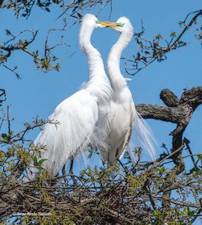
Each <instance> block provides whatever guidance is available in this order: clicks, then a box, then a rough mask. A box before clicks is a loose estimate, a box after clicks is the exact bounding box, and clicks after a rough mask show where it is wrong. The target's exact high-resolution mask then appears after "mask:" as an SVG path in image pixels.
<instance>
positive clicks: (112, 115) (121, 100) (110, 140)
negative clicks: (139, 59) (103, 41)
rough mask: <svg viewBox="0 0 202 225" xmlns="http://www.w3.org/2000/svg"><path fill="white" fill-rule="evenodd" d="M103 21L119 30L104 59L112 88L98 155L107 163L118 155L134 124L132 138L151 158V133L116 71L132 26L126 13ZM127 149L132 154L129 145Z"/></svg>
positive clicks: (152, 154)
mask: <svg viewBox="0 0 202 225" xmlns="http://www.w3.org/2000/svg"><path fill="white" fill-rule="evenodd" d="M103 24H104V25H105V26H106V27H111V28H113V29H115V30H117V31H119V32H120V33H121V34H120V37H119V39H118V41H117V42H116V43H115V44H114V45H113V46H112V48H111V51H110V53H109V57H108V61H107V68H108V76H109V80H110V83H111V86H112V90H113V92H112V99H111V101H110V109H109V113H108V121H109V131H108V134H107V136H106V139H105V141H104V142H105V144H106V148H105V149H102V151H101V154H102V158H103V160H104V161H105V162H107V163H108V164H112V163H113V162H114V161H115V160H116V159H118V158H119V157H120V156H121V154H123V152H124V150H126V148H128V144H129V142H130V139H131V135H132V131H133V129H134V126H135V128H136V129H135V130H136V131H137V132H136V133H135V134H134V135H135V137H134V138H136V139H139V141H140V143H141V145H142V147H144V148H146V149H147V151H148V152H149V154H150V156H151V157H152V158H155V149H154V147H153V146H154V145H153V143H154V141H153V137H152V134H151V132H150V131H149V129H148V128H147V126H146V125H145V123H144V121H143V119H142V118H141V117H140V116H139V115H138V113H137V111H136V109H135V104H134V101H133V98H132V94H131V92H130V90H129V88H128V85H127V82H126V79H125V78H124V77H123V76H122V74H121V71H120V57H121V54H122V51H123V50H124V49H125V47H126V46H127V45H128V43H129V42H130V41H131V39H132V37H133V26H132V24H131V23H130V21H129V19H128V18H126V17H121V18H119V19H118V20H117V22H116V23H112V22H103ZM128 151H129V153H130V155H131V158H133V153H132V152H131V149H130V148H128Z"/></svg>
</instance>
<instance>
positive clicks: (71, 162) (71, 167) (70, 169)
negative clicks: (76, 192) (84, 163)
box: [69, 156, 74, 174]
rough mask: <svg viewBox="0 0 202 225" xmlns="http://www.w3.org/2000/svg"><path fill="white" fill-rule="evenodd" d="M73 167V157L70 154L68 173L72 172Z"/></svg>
mask: <svg viewBox="0 0 202 225" xmlns="http://www.w3.org/2000/svg"><path fill="white" fill-rule="evenodd" d="M73 167H74V158H73V156H72V157H71V161H70V167H69V174H74V171H73Z"/></svg>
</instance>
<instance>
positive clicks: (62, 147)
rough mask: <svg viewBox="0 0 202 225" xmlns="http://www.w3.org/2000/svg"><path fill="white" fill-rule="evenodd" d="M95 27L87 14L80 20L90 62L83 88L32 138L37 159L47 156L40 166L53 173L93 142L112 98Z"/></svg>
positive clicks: (83, 46)
mask: <svg viewBox="0 0 202 225" xmlns="http://www.w3.org/2000/svg"><path fill="white" fill-rule="evenodd" d="M96 27H102V26H101V25H100V22H99V21H98V19H97V18H96V17H95V16H94V15H91V14H86V15H85V16H84V17H83V19H82V24H81V29H80V34H79V39H80V46H81V49H82V50H83V51H84V52H85V54H86V55H87V58H88V64H89V81H88V82H87V84H86V85H85V87H84V88H82V89H81V90H79V91H77V92H76V93H75V94H73V95H72V96H70V97H68V98H67V99H65V100H64V101H63V102H61V103H60V104H59V105H58V106H57V107H56V109H55V110H54V112H53V113H52V114H51V115H50V116H49V120H51V121H53V122H55V123H56V124H51V123H48V124H46V125H45V126H44V128H43V130H42V131H41V133H40V134H39V136H38V137H37V139H36V140H35V145H38V146H39V147H43V148H44V150H43V151H42V153H41V156H40V158H42V159H46V161H45V162H44V164H43V167H44V168H45V169H47V171H48V172H49V174H50V175H51V176H55V175H56V174H57V173H58V172H59V171H60V169H62V167H63V166H64V165H65V163H66V162H67V160H68V159H70V157H71V156H75V155H76V154H77V153H78V152H83V151H85V149H86V148H87V146H88V145H94V144H95V140H97V138H96V135H95V134H96V130H97V129H96V127H99V126H100V122H101V123H104V122H105V121H104V119H103V115H105V111H106V110H105V107H106V104H108V102H109V99H110V98H111V86H110V83H109V80H108V78H107V76H106V74H105V71H104V66H103V61H102V58H101V56H100V53H99V52H98V51H97V50H96V49H95V48H94V47H93V45H92V44H91V41H90V40H91V35H92V33H93V30H94V29H95V28H96ZM35 172H37V168H34V167H31V168H30V170H29V172H28V175H29V178H30V179H33V178H34V176H35Z"/></svg>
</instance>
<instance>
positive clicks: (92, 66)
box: [80, 26, 107, 82]
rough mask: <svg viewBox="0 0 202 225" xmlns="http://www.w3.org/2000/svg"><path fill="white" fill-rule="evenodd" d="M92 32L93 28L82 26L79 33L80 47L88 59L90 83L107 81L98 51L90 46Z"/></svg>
mask: <svg viewBox="0 0 202 225" xmlns="http://www.w3.org/2000/svg"><path fill="white" fill-rule="evenodd" d="M93 30H94V28H93V27H89V26H83V27H81V31H80V46H81V48H82V49H83V51H84V52H85V54H86V55H87V58H88V64H89V78H90V82H96V81H100V80H106V79H107V76H106V74H105V71H104V64H103V60H102V57H101V55H100V53H99V51H98V50H97V49H96V48H95V47H93V45H92V44H91V35H92V33H93Z"/></svg>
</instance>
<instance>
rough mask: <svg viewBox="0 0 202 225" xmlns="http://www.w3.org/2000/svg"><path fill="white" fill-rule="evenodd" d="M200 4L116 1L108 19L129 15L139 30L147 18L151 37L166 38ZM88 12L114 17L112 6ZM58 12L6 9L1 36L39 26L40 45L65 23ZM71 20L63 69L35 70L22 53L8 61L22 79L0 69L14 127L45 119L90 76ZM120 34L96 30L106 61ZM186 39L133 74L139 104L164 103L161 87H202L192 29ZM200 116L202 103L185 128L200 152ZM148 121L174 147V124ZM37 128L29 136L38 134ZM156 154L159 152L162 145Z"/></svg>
mask: <svg viewBox="0 0 202 225" xmlns="http://www.w3.org/2000/svg"><path fill="white" fill-rule="evenodd" d="M200 7H201V1H200V0H195V1H191V0H187V1H174V0H171V1H162V0H155V1H146V0H142V1H136V0H124V1H120V0H119V1H118V0H115V1H114V2H113V7H112V14H111V17H110V19H111V20H117V19H118V18H119V17H120V16H127V17H128V18H129V19H130V20H131V22H132V24H133V25H134V27H135V31H137V32H138V31H140V30H141V20H143V22H144V25H145V29H146V36H147V37H148V38H151V37H152V36H153V35H154V34H158V33H161V34H163V35H165V36H166V35H167V36H168V35H169V34H170V33H171V32H172V31H179V26H178V22H179V21H180V20H182V19H184V17H185V15H186V14H187V13H188V12H190V11H194V10H197V9H200ZM87 12H91V13H94V14H96V15H97V16H98V18H99V19H100V20H106V19H109V16H110V12H109V8H108V9H107V8H105V9H100V8H96V9H93V10H90V11H87ZM58 15H59V11H58V10H52V13H50V14H49V13H46V12H44V11H41V10H37V9H35V13H33V14H32V16H31V17H30V18H29V19H28V20H24V19H18V20H16V18H15V17H14V16H13V14H12V13H9V12H8V11H5V10H2V11H1V14H0V20H1V21H3V23H1V25H0V27H1V34H0V40H2V38H3V37H4V33H3V32H2V31H3V30H4V28H10V30H11V31H16V32H17V31H21V30H23V29H37V30H39V35H40V37H41V38H38V39H37V41H36V43H35V44H33V45H32V48H33V49H34V48H35V47H36V48H39V49H42V48H43V46H42V44H43V41H44V40H45V37H46V33H47V30H48V29H49V28H53V27H55V26H58V27H60V26H61V20H57V19H56V18H57V16H58ZM72 22H73V21H68V25H69V27H68V29H67V31H66V33H65V41H66V42H67V43H68V44H69V45H70V47H61V48H58V51H57V55H58V56H59V57H60V58H61V61H60V62H61V66H62V70H61V72H59V73H58V72H49V73H45V74H44V73H42V72H40V71H39V70H37V69H36V68H35V66H34V64H33V62H32V61H31V60H30V58H28V57H27V56H24V55H23V54H21V53H15V54H14V55H13V57H12V59H11V60H9V64H10V65H12V64H17V65H18V66H19V72H20V74H21V75H22V79H21V80H17V79H16V78H15V76H14V75H13V74H11V73H8V71H6V70H4V71H1V76H0V84H1V85H0V87H1V88H5V89H6V90H7V96H8V100H7V104H9V105H10V106H11V112H12V115H13V116H14V117H15V121H14V127H13V128H14V129H15V130H18V129H21V128H22V126H23V123H24V122H25V121H31V120H32V119H34V118H35V117H36V116H39V117H41V118H47V117H48V115H50V113H51V112H52V111H53V110H54V108H55V107H56V106H57V105H58V104H59V103H60V102H61V101H62V100H63V99H64V98H66V97H68V96H69V95H71V94H72V93H74V92H75V91H77V90H78V89H79V88H80V86H81V84H82V83H83V82H85V81H86V80H87V79H88V65H87V61H86V58H85V56H84V54H83V53H82V52H81V50H80V48H79V45H78V32H79V24H77V25H74V26H71V24H72ZM117 35H118V34H117V33H116V32H115V31H112V30H108V29H97V30H96V31H95V33H94V34H93V43H94V45H95V46H96V48H98V49H99V50H100V52H101V53H102V55H103V58H104V60H105V61H106V59H107V54H108V52H109V50H110V48H111V46H112V44H113V43H114V42H115V41H116V39H117V37H118V36H117ZM54 38H55V37H54ZM54 38H53V39H54ZM185 39H186V40H188V46H187V47H186V48H181V49H179V50H177V51H174V52H172V53H170V54H169V55H168V60H166V61H164V62H162V63H155V64H153V65H151V66H150V67H148V68H147V69H145V70H143V71H141V72H140V73H139V74H138V75H137V76H135V77H132V81H130V82H129V86H130V89H131V91H132V93H133V96H134V99H135V102H136V103H152V104H162V103H161V101H160V99H159V93H160V91H161V89H163V88H170V89H171V90H173V91H174V92H175V93H176V94H177V95H180V94H181V93H182V91H183V89H184V88H187V89H189V88H191V87H194V86H195V87H196V86H200V85H201V83H202V66H201V65H202V64H201V61H202V49H201V45H200V43H199V42H198V41H197V40H196V39H195V38H194V35H193V32H190V33H188V34H187V35H186V38H185ZM53 41H55V40H53ZM136 51H137V49H136V46H135V44H134V42H133V43H131V44H130V45H129V46H128V48H127V49H126V50H125V51H124V54H123V56H127V57H130V56H131V55H132V54H134V53H135V52H136ZM123 73H124V69H123ZM201 115H202V107H200V108H198V110H197V111H196V112H195V114H194V116H193V118H192V121H191V123H190V125H189V127H188V128H187V130H186V132H185V136H186V137H187V138H188V139H190V140H191V147H192V149H193V151H194V152H201V146H202V138H201V137H202V134H201V132H200V131H201V129H202V121H201V119H199V118H200V116H201ZM148 122H149V124H150V126H151V127H152V129H153V132H154V134H155V136H156V138H157V141H158V143H159V145H160V144H161V143H162V142H164V143H166V144H167V145H168V147H171V146H170V144H171V142H170V141H171V138H170V137H169V136H168V134H169V133H170V131H171V130H172V129H174V127H175V125H173V124H169V123H164V122H159V121H148ZM37 132H38V131H36V132H33V133H32V134H31V136H32V137H33V138H34V137H35V136H36V134H37ZM158 152H159V153H160V152H161V149H160V148H159V150H158Z"/></svg>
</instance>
